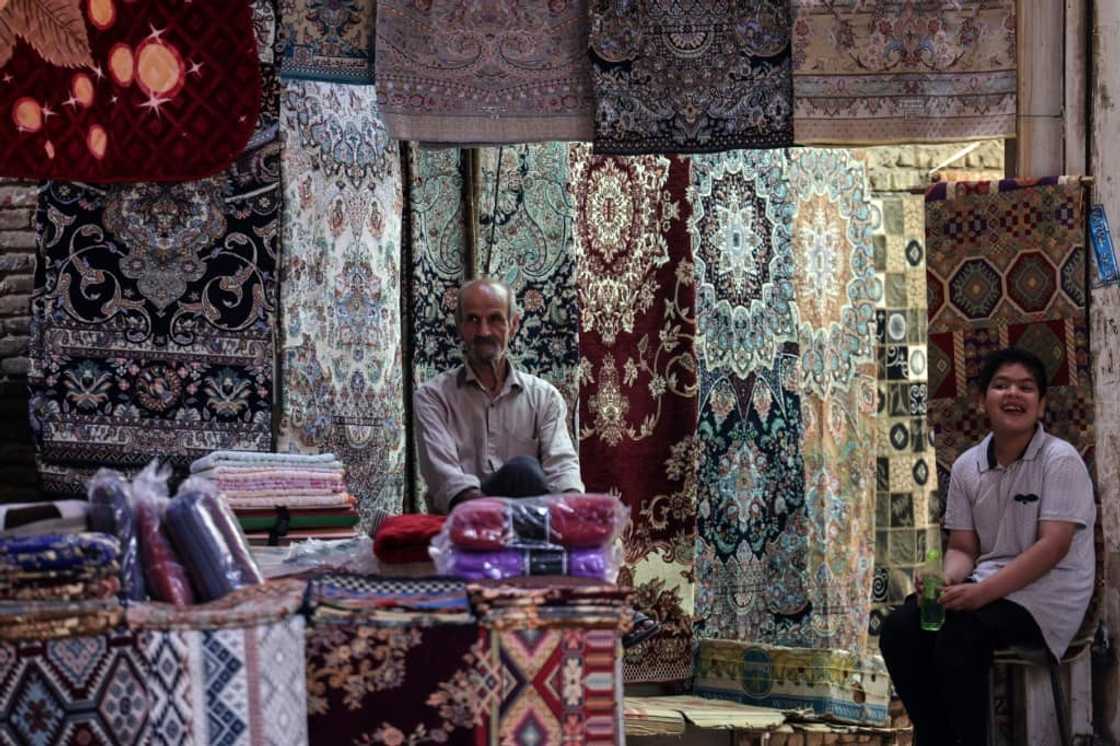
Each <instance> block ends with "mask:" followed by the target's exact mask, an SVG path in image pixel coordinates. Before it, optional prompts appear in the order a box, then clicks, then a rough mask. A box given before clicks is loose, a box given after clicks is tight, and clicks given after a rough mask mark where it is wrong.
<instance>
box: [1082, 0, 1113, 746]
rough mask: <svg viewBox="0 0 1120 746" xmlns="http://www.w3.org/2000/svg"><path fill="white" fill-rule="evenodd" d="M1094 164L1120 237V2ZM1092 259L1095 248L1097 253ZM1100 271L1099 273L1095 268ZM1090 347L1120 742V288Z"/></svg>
mask: <svg viewBox="0 0 1120 746" xmlns="http://www.w3.org/2000/svg"><path fill="white" fill-rule="evenodd" d="M1092 13H1093V34H1092V38H1091V41H1090V44H1091V45H1092V67H1091V79H1090V89H1091V93H1092V112H1091V130H1090V136H1089V152H1090V154H1091V155H1090V164H1091V169H1092V173H1093V175H1094V176H1095V177H1096V181H1095V182H1094V188H1093V201H1094V202H1095V203H1098V204H1101V205H1103V206H1104V208H1105V211H1106V212H1107V214H1108V217H1109V219H1110V221H1111V222H1112V228H1113V230H1112V238H1113V241H1114V242H1116V241H1117V240H1118V239H1120V235H1118V233H1117V226H1120V3H1117V2H1115V1H1114V0H1098V2H1094V3H1093V10H1092ZM1090 256H1092V252H1090ZM1094 275H1095V273H1094ZM1089 319H1090V344H1091V349H1092V357H1093V376H1094V380H1093V390H1094V395H1095V398H1096V431H1097V488H1098V489H1099V490H1100V495H1101V515H1100V516H1099V520H1100V521H1101V522H1102V527H1103V528H1104V539H1105V549H1106V551H1107V553H1108V562H1107V565H1106V567H1107V571H1106V581H1105V583H1106V584H1105V594H1104V596H1105V597H1104V609H1103V611H1104V616H1105V623H1106V624H1107V625H1108V628H1109V629H1110V630H1111V631H1112V634H1113V651H1114V652H1113V656H1114V658H1113V660H1112V661H1111V663H1112V665H1111V666H1108V667H1107V668H1106V669H1105V670H1104V671H1103V672H1102V675H1101V677H1100V679H1098V680H1097V681H1094V682H1093V688H1094V690H1096V691H1097V692H1098V693H1099V694H1100V696H1097V697H1095V703H1096V705H1097V710H1096V712H1095V713H1094V715H1095V719H1096V723H1097V726H1098V728H1099V729H1100V730H1101V731H1104V732H1103V733H1101V735H1103V736H1105V737H1107V738H1111V739H1112V740H1114V741H1115V740H1120V698H1117V696H1116V692H1117V691H1120V665H1118V664H1117V661H1116V659H1115V650H1116V647H1115V645H1116V637H1115V635H1116V632H1117V630H1120V587H1118V584H1117V580H1118V577H1117V573H1116V572H1115V570H1117V569H1120V460H1118V459H1117V458H1116V454H1117V453H1118V452H1120V355H1118V354H1117V353H1116V352H1115V350H1116V349H1117V348H1118V346H1120V288H1117V287H1108V288H1098V289H1096V290H1094V291H1093V293H1092V298H1091V306H1090V314H1089Z"/></svg>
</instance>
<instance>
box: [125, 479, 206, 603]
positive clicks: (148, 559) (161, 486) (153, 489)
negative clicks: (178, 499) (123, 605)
mask: <svg viewBox="0 0 1120 746" xmlns="http://www.w3.org/2000/svg"><path fill="white" fill-rule="evenodd" d="M170 474H171V469H170V468H167V467H164V468H162V469H161V468H160V467H159V464H158V463H157V462H156V461H152V462H151V463H150V464H148V465H147V466H146V467H144V469H143V470H142V471H141V472H140V473H139V474H137V475H136V478H135V479H133V480H132V499H133V504H134V505H135V508H136V535H137V539H138V540H139V542H140V557H141V559H142V560H143V567H144V580H145V582H146V585H147V588H148V593H149V594H150V595H151V597H152V598H153V599H155V600H157V601H166V602H168V603H172V604H175V605H176V606H190V605H191V604H193V603H194V591H193V590H191V581H190V578H189V577H188V576H187V569H186V568H185V567H183V563H182V562H180V561H179V557H178V555H177V554H176V553H175V549H174V548H173V547H172V546H171V540H170V539H169V538H168V537H167V533H166V532H165V531H164V528H163V516H164V513H165V512H166V510H167V506H168V504H169V503H170V502H171V501H170V500H169V499H168V497H167V478H168V477H169V476H170Z"/></svg>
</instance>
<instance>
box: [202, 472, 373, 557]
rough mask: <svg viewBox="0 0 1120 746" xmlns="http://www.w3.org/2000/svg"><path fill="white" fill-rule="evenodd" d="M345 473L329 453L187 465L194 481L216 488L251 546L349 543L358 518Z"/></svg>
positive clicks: (353, 534)
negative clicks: (301, 541)
mask: <svg viewBox="0 0 1120 746" xmlns="http://www.w3.org/2000/svg"><path fill="white" fill-rule="evenodd" d="M345 473H346V470H345V467H344V466H343V464H342V462H341V461H339V460H338V459H337V458H335V456H334V454H333V453H321V454H302V453H258V452H252V451H214V452H213V453H211V454H209V455H208V456H205V457H203V458H200V459H199V460H198V461H195V462H194V463H193V464H191V474H192V476H196V477H205V478H207V479H210V480H212V481H213V482H214V483H215V484H216V485H217V488H218V491H219V493H220V494H221V496H222V499H223V500H224V501H225V503H226V504H227V505H229V506H230V507H231V508H232V509H233V511H234V513H235V514H236V516H237V520H238V522H239V523H240V524H241V528H242V530H244V532H245V535H246V537H247V538H248V539H249V543H250V544H287V543H289V542H291V541H293V540H299V539H308V538H320V539H348V538H353V537H354V536H355V531H356V526H357V524H358V514H357V511H355V509H354V499H353V498H352V497H351V496H350V495H349V494H347V492H346V482H345Z"/></svg>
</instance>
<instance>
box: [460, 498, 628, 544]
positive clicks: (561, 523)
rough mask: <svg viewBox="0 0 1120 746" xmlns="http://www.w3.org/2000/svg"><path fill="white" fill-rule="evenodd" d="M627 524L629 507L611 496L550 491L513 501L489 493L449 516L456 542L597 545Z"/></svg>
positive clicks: (462, 506)
mask: <svg viewBox="0 0 1120 746" xmlns="http://www.w3.org/2000/svg"><path fill="white" fill-rule="evenodd" d="M625 523H626V507H625V506H624V505H623V504H622V502H621V501H620V500H619V499H618V498H616V497H614V496H612V495H581V494H565V495H547V496H545V497H539V498H530V499H522V500H513V499H507V498H499V497H486V498H481V499H478V500H471V501H469V502H465V503H462V504H460V505H459V506H457V507H456V508H455V510H453V511H452V512H451V515H450V516H448V518H447V527H446V530H447V533H448V536H449V538H450V540H451V543H452V544H454V545H455V546H457V547H462V548H464V549H475V550H490V549H501V548H504V547H518V548H533V547H549V546H555V547H568V548H577V547H597V546H603V545H604V544H608V543H610V542H611V541H612V540H613V539H614V538H615V537H616V536H618V534H619V533H620V532H621V531H622V527H623V526H624V525H625Z"/></svg>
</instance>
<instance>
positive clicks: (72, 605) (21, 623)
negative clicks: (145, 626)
mask: <svg viewBox="0 0 1120 746" xmlns="http://www.w3.org/2000/svg"><path fill="white" fill-rule="evenodd" d="M123 621H124V608H123V607H122V606H121V604H120V602H119V601H117V599H115V598H106V599H96V600H90V601H81V602H66V603H63V602H58V601H17V602H0V640H47V639H53V638H58V637H76V636H79V635H93V634H100V633H102V632H105V631H107V630H109V629H111V628H113V627H116V626H119V625H120V624H121V623H122V622H123Z"/></svg>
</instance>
